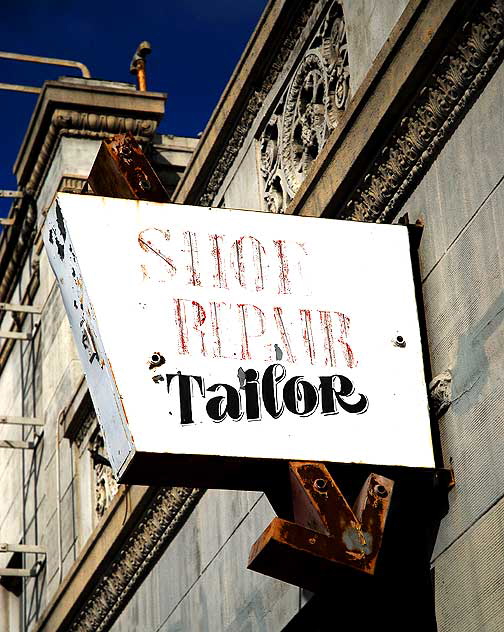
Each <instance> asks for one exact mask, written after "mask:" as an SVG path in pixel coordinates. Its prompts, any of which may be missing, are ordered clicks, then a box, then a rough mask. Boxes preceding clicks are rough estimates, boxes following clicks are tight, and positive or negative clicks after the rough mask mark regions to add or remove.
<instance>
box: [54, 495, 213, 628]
mask: <svg viewBox="0 0 504 632" xmlns="http://www.w3.org/2000/svg"><path fill="white" fill-rule="evenodd" d="M202 495H203V492H202V491H201V490H197V489H189V488H185V487H172V488H162V489H161V491H160V492H159V493H158V494H157V495H156V496H155V497H154V498H153V500H152V502H151V504H150V506H149V507H148V509H147V510H146V512H145V514H144V515H143V517H142V519H141V520H140V522H139V524H138V526H137V527H136V528H135V529H134V530H133V532H132V533H131V535H130V537H129V538H128V540H127V541H126V543H125V545H124V546H123V548H122V549H121V551H120V552H119V554H118V555H117V557H116V559H115V560H114V561H113V562H112V564H111V565H110V567H109V569H108V570H107V571H106V572H105V573H104V574H103V575H102V577H101V578H100V579H99V581H98V582H97V584H96V586H95V588H94V590H93V591H92V593H91V594H90V595H89V597H88V599H87V601H86V603H85V604H84V606H83V607H82V608H81V610H80V611H79V612H78V613H77V616H76V617H74V620H73V622H72V623H71V624H70V625H69V627H66V628H65V629H66V630H68V631H69V632H105V631H106V630H109V629H110V627H111V625H112V623H113V622H114V621H115V620H116V618H117V616H118V615H119V613H120V612H121V610H122V609H123V608H124V606H125V605H126V603H127V602H128V601H129V599H130V597H131V596H132V595H133V593H134V591H135V590H136V588H137V587H138V585H139V584H140V582H141V581H142V580H143V579H144V577H145V576H146V575H147V573H148V572H149V571H150V569H151V568H152V566H153V565H154V564H155V562H156V561H157V560H158V559H159V557H160V555H161V553H162V552H163V551H164V550H165V548H166V546H167V545H168V544H169V542H170V541H171V540H172V539H173V538H174V536H175V534H176V533H177V531H178V530H179V529H180V527H181V526H182V524H183V523H184V521H185V520H186V518H187V517H188V515H189V513H190V512H191V511H192V509H193V508H194V506H195V505H196V503H197V502H198V500H199V499H200V498H201V496H202Z"/></svg>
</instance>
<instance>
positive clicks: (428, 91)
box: [342, 0, 504, 222]
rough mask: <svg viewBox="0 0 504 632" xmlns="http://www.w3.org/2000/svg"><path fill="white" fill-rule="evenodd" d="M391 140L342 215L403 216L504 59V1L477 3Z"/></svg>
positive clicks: (378, 218)
mask: <svg viewBox="0 0 504 632" xmlns="http://www.w3.org/2000/svg"><path fill="white" fill-rule="evenodd" d="M452 50H453V52H451V53H450V54H447V55H446V56H445V57H444V58H443V59H441V61H440V62H439V64H438V66H437V67H436V68H435V70H434V72H433V73H432V74H431V75H430V76H429V79H428V81H427V83H426V85H425V86H424V87H423V88H422V90H421V91H420V94H419V97H418V98H417V99H416V100H415V102H414V103H413V105H412V106H411V107H410V109H409V111H408V112H407V113H406V115H405V116H404V117H403V118H402V120H401V121H400V123H399V125H398V126H397V128H396V130H395V132H394V133H393V134H392V136H391V139H390V141H389V142H388V143H387V144H386V145H385V146H384V147H383V149H382V151H381V152H380V155H379V157H378V159H377V160H376V161H375V162H374V164H373V165H372V167H371V168H370V169H369V170H368V172H367V174H366V175H365V177H364V178H363V180H362V181H361V184H360V186H359V187H358V188H357V189H356V191H355V192H354V194H353V195H352V196H351V198H350V200H349V201H348V203H347V206H346V209H345V210H344V212H343V214H342V215H343V216H345V217H349V218H351V219H354V220H358V221H367V222H373V221H376V222H386V221H390V219H391V218H392V217H393V216H394V215H395V214H396V213H397V212H398V210H399V209H400V206H401V204H402V203H403V201H404V200H405V199H406V198H407V197H408V196H409V195H410V194H411V192H412V191H413V189H414V188H415V186H416V185H417V184H418V182H419V181H420V179H421V178H422V176H423V175H424V174H425V172H426V171H427V169H428V168H429V167H430V165H431V164H432V162H433V161H434V159H435V158H436V156H437V155H438V154H439V152H440V151H441V149H442V148H443V146H444V144H445V143H446V141H447V140H448V139H449V138H450V136H451V134H452V133H453V131H454V130H455V128H456V127H457V125H458V123H459V122H460V120H461V119H462V118H463V116H464V114H465V113H466V112H467V110H468V109H469V108H470V106H471V105H472V104H473V102H474V101H475V99H476V98H477V96H478V95H479V94H480V92H481V91H482V90H483V88H484V87H485V85H486V84H487V83H488V81H489V79H490V77H491V75H492V74H493V72H494V71H495V70H496V68H497V66H498V65H499V64H500V63H501V61H502V59H503V57H504V2H503V0H490V1H488V0H487V1H486V2H481V3H478V4H477V13H476V15H475V16H474V19H473V20H471V22H468V23H466V25H465V26H464V29H463V30H462V32H461V33H460V35H459V37H458V41H457V42H455V43H454V46H453V48H452Z"/></svg>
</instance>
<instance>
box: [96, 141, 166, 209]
mask: <svg viewBox="0 0 504 632" xmlns="http://www.w3.org/2000/svg"><path fill="white" fill-rule="evenodd" d="M88 184H89V186H90V187H91V189H92V191H93V193H94V194H95V195H104V196H108V197H118V198H123V199H127V200H147V201H149V202H168V201H169V196H168V193H167V192H166V189H165V188H164V187H163V185H162V184H161V181H160V180H159V178H158V176H157V175H156V173H155V171H154V169H153V168H152V166H151V164H150V162H149V161H148V160H147V158H146V157H145V155H144V153H143V151H142V148H141V147H140V145H139V144H138V143H137V141H136V140H135V138H134V136H133V134H132V133H131V132H128V133H127V134H117V135H116V136H113V137H112V138H107V139H105V140H103V141H102V144H101V147H100V149H99V151H98V155H97V156H96V159H95V161H94V164H93V167H92V168H91V173H90V174H89V177H88Z"/></svg>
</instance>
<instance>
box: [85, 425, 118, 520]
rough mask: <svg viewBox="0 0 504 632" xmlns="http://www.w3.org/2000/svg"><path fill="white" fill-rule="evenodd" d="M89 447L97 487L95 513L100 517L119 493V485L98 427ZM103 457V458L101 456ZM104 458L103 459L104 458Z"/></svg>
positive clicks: (95, 486)
mask: <svg viewBox="0 0 504 632" xmlns="http://www.w3.org/2000/svg"><path fill="white" fill-rule="evenodd" d="M89 449H90V450H91V454H92V457H93V469H94V477H95V480H94V483H95V484H94V488H95V513H96V517H97V518H98V519H100V518H101V517H102V516H103V514H104V513H105V511H106V510H107V509H108V508H109V506H110V503H111V502H112V499H113V498H114V496H115V495H116V494H117V490H118V488H119V487H118V485H117V482H116V480H115V478H114V476H113V474H112V468H111V467H110V465H107V464H106V463H105V460H106V459H107V455H106V452H105V445H104V442H103V435H102V434H101V432H100V430H99V429H97V430H96V432H95V434H94V436H93V438H92V439H91V441H90V442H89ZM100 457H101V458H100ZM102 459H103V460H102Z"/></svg>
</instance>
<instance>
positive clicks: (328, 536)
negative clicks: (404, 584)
mask: <svg viewBox="0 0 504 632" xmlns="http://www.w3.org/2000/svg"><path fill="white" fill-rule="evenodd" d="M289 471H290V483H291V491H292V505H293V515H294V522H291V521H288V520H283V519H282V518H274V519H273V521H272V522H271V524H270V525H269V526H268V527H267V529H266V530H265V531H264V532H263V534H262V535H261V537H260V538H259V539H258V540H257V541H256V542H255V544H254V545H253V546H252V549H251V551H250V556H249V563H248V568H249V569H251V570H254V571H257V572H259V573H263V574H264V575H269V576H270V577H275V578H276V579H281V580H282V581H285V582H289V583H291V584H295V585H297V586H301V587H303V588H307V589H309V590H312V591H314V592H316V591H318V590H320V589H321V588H323V587H327V581H328V579H329V578H330V577H332V576H337V575H341V573H342V572H350V573H353V572H359V573H364V574H367V575H372V574H373V573H374V570H375V566H376V561H377V558H378V554H379V552H380V547H381V542H382V537H383V530H384V527H385V522H386V520H387V514H388V510H389V506H390V500H391V496H392V490H393V487H394V482H393V481H392V480H390V479H388V478H385V477H384V476H379V475H378V474H370V475H369V476H368V478H367V480H366V482H365V483H364V485H363V487H362V489H361V491H360V494H359V495H358V497H357V499H356V501H355V503H354V506H353V509H351V508H350V506H349V504H348V502H347V500H346V499H345V497H344V496H343V494H342V493H341V491H340V489H339V487H338V485H337V484H336V483H335V481H334V480H333V478H332V477H331V475H330V474H329V471H328V470H327V468H326V467H325V465H323V464H322V463H311V462H291V463H290V464H289Z"/></svg>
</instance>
